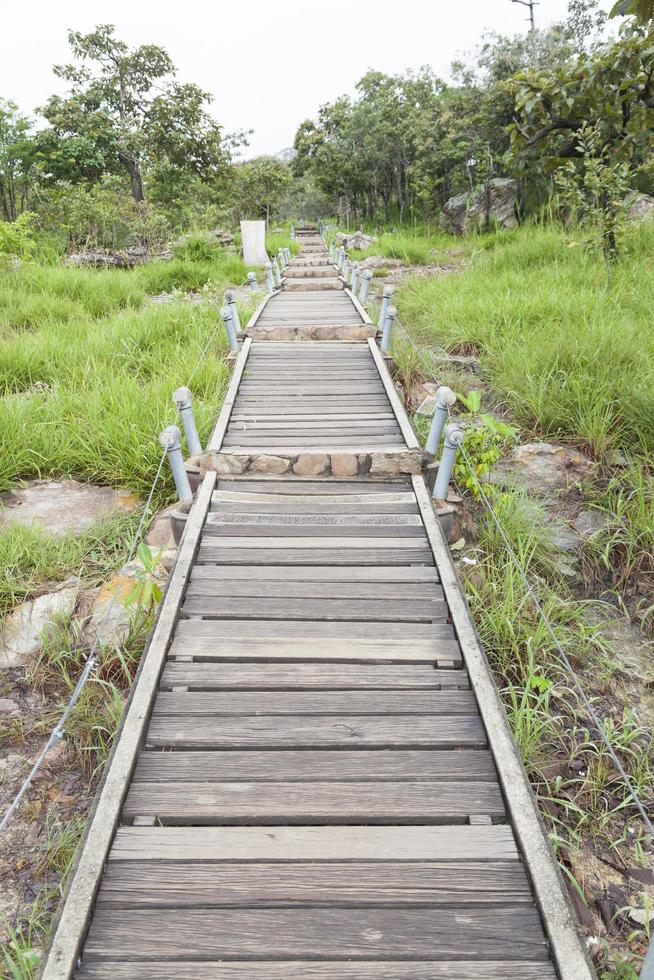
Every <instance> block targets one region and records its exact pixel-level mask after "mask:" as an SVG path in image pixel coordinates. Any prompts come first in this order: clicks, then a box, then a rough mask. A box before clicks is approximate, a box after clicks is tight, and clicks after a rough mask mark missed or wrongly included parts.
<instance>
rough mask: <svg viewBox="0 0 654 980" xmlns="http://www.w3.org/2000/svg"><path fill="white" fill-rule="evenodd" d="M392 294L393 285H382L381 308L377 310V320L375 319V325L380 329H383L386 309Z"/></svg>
mask: <svg viewBox="0 0 654 980" xmlns="http://www.w3.org/2000/svg"><path fill="white" fill-rule="evenodd" d="M392 296H393V287H392V286H384V292H383V293H382V302H381V309H380V311H379V320H378V321H377V326H378V327H379V329H380V330H383V329H384V323H385V321H386V310H387V309H388V307H389V306H390V305H391V299H392Z"/></svg>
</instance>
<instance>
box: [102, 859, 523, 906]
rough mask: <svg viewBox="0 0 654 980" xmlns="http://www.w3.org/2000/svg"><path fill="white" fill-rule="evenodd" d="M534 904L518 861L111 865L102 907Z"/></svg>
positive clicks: (103, 888)
mask: <svg viewBox="0 0 654 980" xmlns="http://www.w3.org/2000/svg"><path fill="white" fill-rule="evenodd" d="M531 902H532V897H531V892H530V888H529V882H528V880H527V876H526V874H525V871H524V868H523V867H522V865H521V864H519V863H518V862H517V861H488V862H474V863H468V862H464V861H443V862H435V861H425V862H423V863H420V864H417V863H416V864H408V863H400V862H390V861H389V862H384V863H376V864H375V863H370V862H357V863H356V864H313V865H308V866H307V865H306V864H298V863H289V864H279V863H277V864H273V863H270V862H268V863H265V862H259V863H255V864H236V863H234V864H227V863H225V864H221V865H220V867H219V868H217V867H216V865H215V864H192V863H187V864H180V863H169V864H164V863H160V862H153V861H126V862H119V861H116V862H112V863H111V864H110V865H109V867H108V869H107V872H106V874H105V877H104V879H103V882H102V887H101V889H100V894H99V895H98V899H97V907H98V908H102V909H105V908H106V909H112V908H113V909H119V908H221V907H225V906H226V907H229V906H231V907H237V906H246V905H254V906H257V907H258V908H264V907H265V906H274V905H284V906H288V905H291V904H293V905H303V904H305V903H310V904H313V905H317V904H325V905H328V906H329V905H332V906H340V907H346V906H348V905H352V906H357V905H385V906H393V907H395V908H402V907H407V906H411V905H420V906H424V907H428V906H431V907H434V908H452V907H456V906H480V905H494V906H501V905H525V904H530V903H531Z"/></svg>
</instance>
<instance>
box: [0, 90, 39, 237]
mask: <svg viewBox="0 0 654 980" xmlns="http://www.w3.org/2000/svg"><path fill="white" fill-rule="evenodd" d="M31 125H32V124H31V121H30V120H29V119H28V117H27V116H24V115H23V114H22V113H21V112H20V111H19V109H18V106H16V105H15V104H14V103H13V102H7V101H5V100H4V99H0V208H1V209H2V218H3V219H4V220H5V221H15V220H16V218H17V217H18V214H19V212H20V211H22V210H24V209H25V207H26V204H27V197H28V192H29V188H30V183H31V178H32V176H33V174H34V171H35V165H36V152H35V146H34V144H33V143H32V141H31V139H30V129H31Z"/></svg>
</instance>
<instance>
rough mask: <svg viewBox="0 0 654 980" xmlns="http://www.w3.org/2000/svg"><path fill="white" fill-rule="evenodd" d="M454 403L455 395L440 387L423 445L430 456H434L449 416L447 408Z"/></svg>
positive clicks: (445, 387) (445, 386) (450, 390)
mask: <svg viewBox="0 0 654 980" xmlns="http://www.w3.org/2000/svg"><path fill="white" fill-rule="evenodd" d="M455 401H456V395H455V394H454V392H453V391H452V389H451V388H448V387H447V385H442V386H441V387H440V388H439V389H438V391H437V392H436V406H435V408H434V414H433V416H432V420H431V427H430V429H429V435H428V436H427V442H426V443H425V449H426V450H427V452H428V453H431V455H432V456H435V455H436V452H437V450H438V447H439V445H440V441H441V435H442V434H443V429H444V428H445V423H446V422H447V417H448V415H449V414H450V413H449V408H450V406H451V405H453V404H454V402H455Z"/></svg>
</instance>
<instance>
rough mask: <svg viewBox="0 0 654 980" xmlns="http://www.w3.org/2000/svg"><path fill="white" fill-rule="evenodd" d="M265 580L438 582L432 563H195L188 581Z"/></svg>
mask: <svg viewBox="0 0 654 980" xmlns="http://www.w3.org/2000/svg"><path fill="white" fill-rule="evenodd" d="M244 579H245V580H247V581H250V580H252V581H254V580H256V579H262V580H264V581H265V582H373V583H374V582H380V583H382V582H397V583H401V582H405V583H406V582H409V583H425V582H438V581H439V577H438V570H437V569H436V568H435V567H434V566H433V565H378V566H376V567H372V568H371V567H370V566H369V565H345V566H338V565H313V566H312V565H306V566H299V567H297V568H288V566H286V565H277V566H275V565H267V566H266V567H265V568H262V567H260V566H256V565H254V566H251V567H250V568H247V567H245V566H243V567H240V568H227V567H225V566H223V565H196V566H195V567H194V568H193V573H192V578H191V580H192V581H193V582H194V583H197V582H200V581H202V582H205V581H211V582H220V581H223V582H224V581H228V582H232V581H234V582H236V581H241V580H244Z"/></svg>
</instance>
